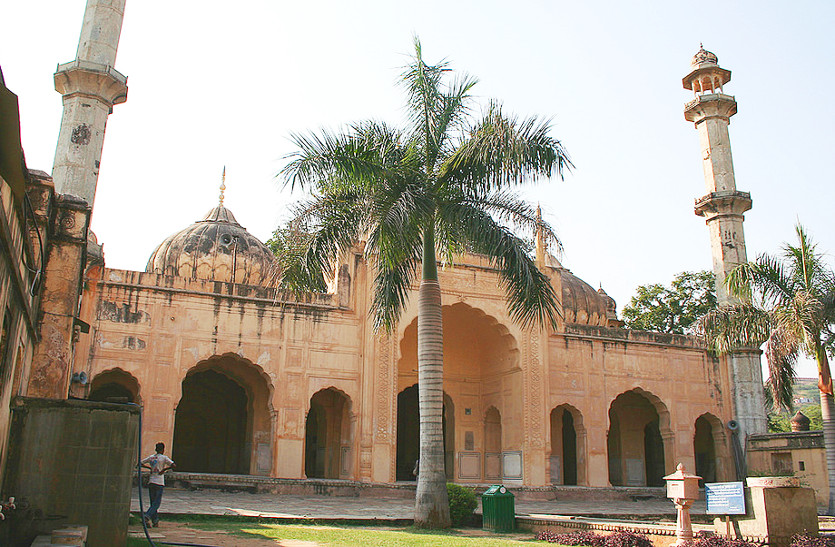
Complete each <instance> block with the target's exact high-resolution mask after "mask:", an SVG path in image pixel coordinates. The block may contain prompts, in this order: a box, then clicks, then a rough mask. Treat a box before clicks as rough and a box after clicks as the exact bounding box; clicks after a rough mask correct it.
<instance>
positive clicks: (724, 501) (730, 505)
mask: <svg viewBox="0 0 835 547" xmlns="http://www.w3.org/2000/svg"><path fill="white" fill-rule="evenodd" d="M705 498H706V500H707V511H705V512H706V513H707V514H714V515H744V514H745V491H744V490H743V488H742V483H741V482H709V483H706V484H705Z"/></svg>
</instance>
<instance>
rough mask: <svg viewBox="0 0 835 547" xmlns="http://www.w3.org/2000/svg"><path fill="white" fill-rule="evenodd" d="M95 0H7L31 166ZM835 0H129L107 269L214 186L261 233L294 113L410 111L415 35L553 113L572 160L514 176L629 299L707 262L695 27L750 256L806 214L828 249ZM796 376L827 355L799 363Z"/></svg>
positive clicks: (597, 276) (3, 58) (5, 33)
mask: <svg viewBox="0 0 835 547" xmlns="http://www.w3.org/2000/svg"><path fill="white" fill-rule="evenodd" d="M84 5H85V1H84V0H27V1H26V2H5V3H3V5H2V6H0V66H2V69H3V74H4V77H5V81H6V85H7V87H9V89H11V90H12V91H14V92H15V93H17V95H18V96H19V101H20V117H21V134H22V141H23V147H24V152H25V154H26V160H27V164H28V166H29V168H32V169H41V170H44V171H47V172H51V170H52V162H53V159H54V154H55V143H56V140H57V136H58V130H59V126H60V120H61V98H60V95H59V94H58V93H57V92H55V91H54V87H53V81H52V74H53V73H54V71H55V67H56V65H57V64H58V63H64V62H68V61H71V60H72V59H73V58H74V57H75V51H76V47H77V43H78V35H79V32H80V29H81V21H82V16H83V13H84ZM834 27H835V2H832V1H831V0H819V1H815V0H801V1H797V2H785V1H780V2H777V1H769V0H765V1H763V0H760V1H734V2H729V1H723V2H717V1H711V0H703V1H700V2H678V1H669V0H666V1H664V0H658V1H635V2H619V1H614V0H612V1H608V2H600V1H588V2H578V1H572V2H566V1H563V0H550V1H534V0H517V1H516V2H513V3H512V7H511V3H509V2H506V1H494V0H480V1H477V2H476V1H469V0H459V1H438V0H425V1H423V2H420V3H416V2H412V3H403V2H393V1H390V0H388V1H386V0H367V1H366V0H358V1H355V2H344V1H331V0H306V1H304V2H278V1H268V0H260V1H256V0H238V1H237V2H199V3H198V2H196V1H193V0H192V1H179V2H165V1H161V0H142V1H137V0H128V1H127V7H126V12H125V20H124V25H123V27H122V35H121V41H120V44H119V52H118V57H117V60H116V69H117V70H119V71H120V72H121V73H123V74H125V75H127V76H128V88H129V91H128V100H127V102H126V103H124V104H121V105H117V106H115V107H114V112H113V114H112V115H111V116H110V118H109V120H108V123H107V133H106V138H105V145H104V152H103V157H102V164H101V170H100V176H99V182H98V189H97V194H96V201H95V208H94V211H93V219H92V228H93V230H94V232H95V233H96V235H97V237H98V240H99V242H100V243H102V244H103V245H104V253H105V260H106V263H107V265H108V267H111V268H123V269H131V270H143V269H144V268H145V264H146V262H147V260H148V257H149V256H150V255H151V253H152V252H153V250H154V248H155V247H156V246H157V245H158V244H159V243H160V242H161V241H162V240H163V239H164V238H165V237H167V236H168V235H170V234H172V233H174V232H177V231H179V230H181V229H182V228H184V227H186V226H187V225H189V224H191V223H192V222H194V221H196V220H199V219H200V218H202V217H203V215H204V214H205V213H206V212H207V211H208V210H209V209H211V208H212V207H214V206H215V205H216V204H217V202H218V192H219V191H218V187H219V185H220V182H221V172H222V170H223V167H224V166H226V169H227V178H226V187H227V189H226V198H225V202H224V203H225V205H226V206H227V207H228V208H229V209H230V210H231V211H232V212H233V213H234V214H235V216H236V218H237V220H238V221H239V222H240V223H241V224H242V225H243V226H244V227H246V228H247V229H248V230H249V231H250V232H251V233H253V234H254V235H255V236H257V237H259V238H260V239H261V240H264V241H265V240H267V239H268V238H269V237H270V235H271V233H272V231H273V230H274V229H275V227H276V226H277V225H278V224H279V223H281V222H282V221H283V220H286V218H287V216H288V206H289V205H290V204H291V203H292V202H293V201H294V200H295V199H296V198H297V197H298V196H294V195H291V193H290V192H289V191H288V190H287V189H285V188H283V186H282V184H281V181H280V180H279V179H277V178H276V174H277V173H278V171H279V170H280V169H281V168H282V167H283V166H284V164H285V163H286V161H287V160H286V156H287V154H289V153H291V152H293V150H294V147H293V144H292V142H291V140H290V136H291V135H292V134H293V133H305V132H309V131H316V130H320V129H328V130H339V129H341V128H343V127H345V126H346V125H347V124H350V123H352V122H357V121H361V120H366V119H375V120H380V121H385V122H387V123H391V124H396V125H400V124H402V122H403V119H404V109H403V98H404V95H403V90H402V88H401V87H398V85H397V81H398V77H399V75H400V74H401V73H402V69H403V67H404V66H405V65H406V63H407V62H408V61H409V55H410V53H411V52H412V51H413V48H412V40H413V36H418V37H419V38H420V40H421V42H422V44H423V53H424V59H426V60H427V61H428V62H436V61H440V60H442V59H445V60H446V61H448V63H449V66H450V68H452V69H454V70H460V71H465V72H467V73H469V74H471V75H473V76H476V77H477V78H478V79H479V84H478V85H477V86H476V87H475V88H474V90H473V91H474V94H475V95H476V99H477V102H476V106H475V111H476V112H479V111H480V110H481V109H482V108H483V107H484V106H485V105H486V104H487V102H488V101H489V100H491V99H498V100H499V101H501V102H502V104H503V105H504V108H505V110H506V111H508V112H512V113H515V114H517V115H519V116H520V117H527V116H532V115H536V116H539V117H542V118H545V119H550V120H551V123H552V135H553V136H554V137H556V138H557V139H559V140H560V141H561V142H562V143H563V145H564V146H565V148H566V149H567V150H568V152H569V154H570V156H571V159H572V161H573V162H574V164H575V166H576V167H575V169H574V170H573V171H572V172H571V173H569V174H567V176H566V177H565V180H559V178H554V179H551V180H537V181H532V182H531V183H529V184H526V185H525V186H524V187H522V188H520V192H522V194H523V196H524V197H525V198H526V199H528V200H530V201H531V202H537V203H540V204H541V206H542V210H543V216H544V218H545V220H547V221H548V222H550V223H551V224H552V225H553V226H554V228H555V229H556V231H557V234H558V236H559V237H560V239H561V241H562V243H563V245H564V254H563V255H562V256H561V257H560V260H561V262H562V264H563V265H564V266H565V267H567V268H569V269H570V270H571V271H572V272H573V273H574V274H576V275H577V276H579V277H580V278H582V279H584V280H585V281H586V282H588V283H589V284H591V285H592V286H593V287H595V288H598V287H600V286H602V287H603V288H604V289H605V290H606V292H607V293H608V294H609V295H610V296H612V297H613V298H614V299H615V300H616V301H617V303H618V309H619V310H621V309H622V308H623V306H624V305H626V304H628V302H629V299H630V298H631V297H632V296H633V295H634V294H635V289H636V287H637V286H638V285H641V284H649V283H664V284H668V283H669V282H670V281H671V280H672V278H673V277H674V276H675V274H677V273H679V272H682V271H696V270H703V269H710V268H711V250H710V243H709V239H708V231H707V227H706V226H705V223H704V220H703V219H702V218H700V217H697V216H695V215H694V213H693V204H694V200H695V199H696V198H699V197H701V196H702V195H704V194H705V193H706V190H705V185H704V177H703V174H702V167H701V157H700V152H699V143H698V136H697V132H696V130H695V128H694V126H693V124H692V123H689V122H687V121H685V120H684V116H683V107H684V104H685V103H686V102H687V101H689V100H690V99H692V92H690V91H687V90H685V89H683V87H682V84H681V79H682V78H683V77H684V76H685V75H687V73H688V72H689V71H690V65H689V63H690V59H691V58H692V56H693V54H694V53H695V52H696V51H697V50H698V49H699V44H700V43H703V44H704V47H705V49H707V50H709V51H712V52H714V53H715V54H716V55H718V57H719V64H720V65H721V66H722V67H723V68H726V69H729V70H731V71H732V79H731V82H730V83H728V84H727V85H726V86H725V93H727V94H731V95H734V96H735V97H736V99H737V102H738V114H736V115H735V116H734V117H733V118H732V119H731V126H730V136H731V146H732V150H733V159H734V166H735V172H736V182H737V187H738V189H739V190H742V191H746V192H750V193H751V197H752V199H753V209H752V210H751V211H749V212H748V213H746V215H745V237H746V243H747V249H748V257H749V258H750V259H753V258H754V257H756V256H757V255H759V254H760V253H777V252H779V250H780V248H781V245H782V244H783V243H784V242H786V241H792V240H793V238H794V226H795V225H796V224H797V223H798V222H800V223H802V224H803V226H804V227H805V228H806V229H807V230H808V232H809V233H810V234H811V235H812V237H813V238H814V240H815V241H816V242H817V243H818V250H820V251H822V252H824V253H826V255H827V259H828V260H829V261H830V263H833V262H835V261H833V258H832V254H831V253H832V252H833V251H835V229H834V228H835V220H833V204H835V184H833V178H834V177H835V176H834V175H833V172H835V171H833V169H832V168H831V163H832V158H833V157H835V152H833V151H834V150H835V131H833V122H835V101H833V100H832V96H831V95H832V90H833V89H835V71H833V66H835V33H833V32H832V29H833V28H834ZM799 372H800V374H801V375H804V376H811V375H814V374H815V370H814V366H811V367H810V366H808V365H804V366H802V367H801V369H800V371H799Z"/></svg>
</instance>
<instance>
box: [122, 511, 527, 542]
mask: <svg viewBox="0 0 835 547" xmlns="http://www.w3.org/2000/svg"><path fill="white" fill-rule="evenodd" d="M177 520H179V519H177ZM172 524H173V523H172ZM177 525H178V526H184V527H188V528H190V529H192V530H200V531H203V532H207V533H211V532H217V533H220V534H222V536H219V537H224V538H226V539H227V540H233V541H232V543H227V544H233V543H235V542H234V538H240V543H241V544H246V545H250V544H253V543H255V542H258V543H260V542H259V540H260V541H263V542H264V544H265V545H269V544H271V543H273V542H276V543H274V544H277V542H278V540H296V541H306V542H314V543H315V544H316V545H327V546H352V545H361V546H382V547H399V546H406V547H411V546H419V545H432V546H438V547H458V546H460V547H476V546H484V547H499V546H504V545H529V546H530V545H531V544H532V543H539V544H542V543H541V542H537V541H535V540H534V539H533V537H534V534H533V533H522V534H494V533H489V532H483V531H482V530H480V529H475V528H463V529H460V530H447V531H429V530H423V529H420V528H415V527H413V526H410V527H404V528H394V527H374V528H372V527H368V526H341V525H324V526H323V525H313V524H272V523H270V522H266V521H263V520H261V521H260V522H259V521H254V520H241V519H230V518H222V517H221V519H218V520H214V519H212V520H199V521H196V520H191V521H190V522H182V523H177ZM158 541H160V542H164V541H165V540H158ZM147 544H148V543H147V542H146V541H145V539H144V538H143V539H138V538H129V539H128V544H127V547H141V546H145V545H147ZM209 544H211V543H209Z"/></svg>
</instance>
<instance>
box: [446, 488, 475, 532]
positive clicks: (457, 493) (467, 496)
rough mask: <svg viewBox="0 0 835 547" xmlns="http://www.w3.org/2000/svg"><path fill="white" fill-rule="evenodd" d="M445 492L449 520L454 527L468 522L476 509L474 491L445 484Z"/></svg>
mask: <svg viewBox="0 0 835 547" xmlns="http://www.w3.org/2000/svg"><path fill="white" fill-rule="evenodd" d="M446 491H447V497H449V518H450V520H451V521H452V525H453V526H454V527H458V526H461V525H462V524H464V523H466V522H467V520H469V518H470V517H471V516H472V514H473V512H474V511H475V509H476V507H478V500H477V499H476V495H475V491H474V490H473V489H472V488H467V487H465V486H461V485H458V484H453V483H451V482H450V483H447V485H446Z"/></svg>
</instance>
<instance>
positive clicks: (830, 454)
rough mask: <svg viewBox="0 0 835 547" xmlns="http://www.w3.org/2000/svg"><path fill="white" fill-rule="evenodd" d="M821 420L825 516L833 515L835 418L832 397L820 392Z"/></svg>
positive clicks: (834, 495)
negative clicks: (826, 483) (826, 493)
mask: <svg viewBox="0 0 835 547" xmlns="http://www.w3.org/2000/svg"><path fill="white" fill-rule="evenodd" d="M820 395H821V417H822V418H823V444H824V450H825V451H826V475H827V478H828V479H829V508H828V510H827V512H826V514H827V515H835V416H833V415H832V410H833V399H832V395H830V394H828V393H825V392H824V391H821V392H820Z"/></svg>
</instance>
